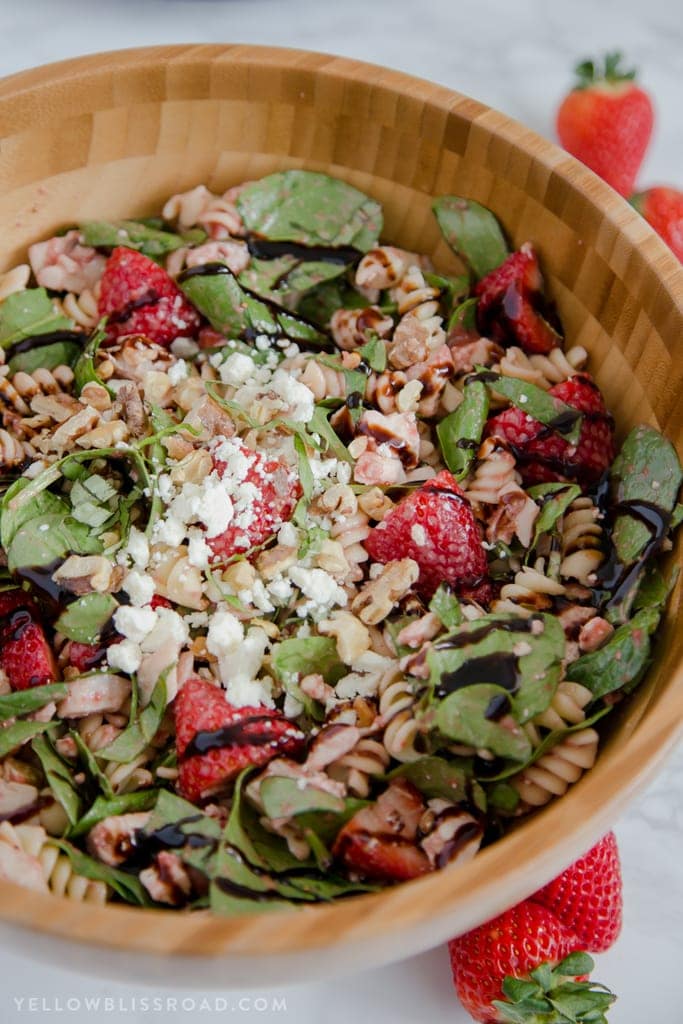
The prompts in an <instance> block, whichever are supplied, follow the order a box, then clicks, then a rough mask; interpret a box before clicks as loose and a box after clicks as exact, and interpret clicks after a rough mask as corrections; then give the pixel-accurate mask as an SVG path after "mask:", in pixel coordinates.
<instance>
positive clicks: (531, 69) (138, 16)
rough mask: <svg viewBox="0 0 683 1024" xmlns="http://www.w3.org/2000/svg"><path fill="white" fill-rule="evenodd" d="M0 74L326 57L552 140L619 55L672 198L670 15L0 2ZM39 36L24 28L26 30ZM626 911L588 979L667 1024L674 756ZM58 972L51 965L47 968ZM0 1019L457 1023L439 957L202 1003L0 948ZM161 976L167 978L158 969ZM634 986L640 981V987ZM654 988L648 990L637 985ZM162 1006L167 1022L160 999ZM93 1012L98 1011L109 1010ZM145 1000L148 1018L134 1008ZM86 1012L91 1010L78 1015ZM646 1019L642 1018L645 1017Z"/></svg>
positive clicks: (642, 844) (675, 163) (606, 9)
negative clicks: (638, 74) (602, 66)
mask: <svg viewBox="0 0 683 1024" xmlns="http://www.w3.org/2000/svg"><path fill="white" fill-rule="evenodd" d="M0 6H1V7H2V14H3V17H2V32H1V33H0V73H2V74H11V73H12V72H14V71H19V70H21V69H22V68H26V67H31V66H34V65H37V64H42V63H45V62H49V61H53V60H59V59H62V58H64V57H71V56H76V55H78V54H82V53H90V52H93V51H96V50H103V49H114V48H118V47H128V46H141V45H151V44H155V43H171V42H188V41H194V42H204V41H206V42H209V41H210V42H215V41H217V40H225V41H241V42H254V43H257V42H258V43H266V44H271V45H283V46H297V47H303V48H309V49H317V50H326V51H334V52H337V53H341V54H344V55H347V56H352V57H357V58H361V59H364V60H369V61H374V62H376V63H379V64H387V65H391V66H394V67H397V68H400V69H402V70H404V71H408V72H411V73H413V74H417V75H421V76H423V77H425V78H430V79H432V80H435V81H438V82H441V83H443V84H445V85H447V86H450V87H453V88H456V89H459V90H460V91H462V92H465V93H469V94H470V95H472V96H475V97H477V99H480V100H482V101H484V102H486V103H490V104H491V105H492V106H494V107H497V108H499V109H500V110H504V111H505V112H506V113H508V114H511V115H512V116H514V117H516V118H518V119H519V120H521V121H523V122H525V123H526V124H528V125H529V126H530V127H532V128H534V129H536V130H537V131H539V132H541V133H542V134H544V135H546V136H550V137H552V131H553V129H552V123H553V113H554V110H555V109H556V106H557V103H558V102H559V99H560V97H561V96H562V94H563V91H564V90H565V89H566V88H567V86H568V84H569V80H570V69H571V67H572V65H573V63H574V62H575V61H576V60H577V59H578V58H581V57H583V56H585V55H588V54H589V53H591V52H592V53H596V52H600V51H604V50H607V49H614V48H615V47H616V48H621V49H623V50H624V51H625V52H626V53H627V54H628V58H629V60H632V61H633V62H634V63H635V64H637V65H638V66H639V67H640V68H641V71H642V77H643V80H644V81H645V82H646V84H647V86H648V87H649V88H650V90H651V92H652V93H653V95H654V97H655V100H656V105H657V113H658V125H657V129H656V134H655V138H654V142H653V145H652V148H651V151H650V154H649V155H648V158H647V161H646V164H645V166H644V168H643V171H642V174H641V180H640V184H641V185H642V186H646V185H648V184H655V183H662V182H671V183H676V175H677V174H678V175H679V178H678V182H677V184H678V185H679V186H681V185H683V172H682V171H681V168H683V119H682V118H681V117H680V104H681V89H682V83H683V14H682V13H681V6H680V0H649V2H648V3H647V4H643V2H642V0H605V2H603V3H600V4H598V3H597V2H595V0H572V2H571V3H565V4H559V3H549V2H548V0H515V2H514V3H510V0H420V2H419V3H418V2H406V0H393V2H388V0H343V2H338V0H317V3H315V4H313V3H312V2H311V0H22V2H21V3H12V4H10V2H9V0H3V2H2V3H1V4H0ZM38 26H40V28H38ZM0 127H1V126H0ZM616 832H617V835H618V837H619V841H620V846H621V852H622V859H623V869H624V895H625V923H624V931H623V934H622V937H621V938H620V940H619V942H618V943H617V944H616V946H615V947H614V948H613V949H612V950H611V951H610V952H609V953H607V954H605V955H603V956H601V957H599V958H598V970H597V971H596V977H599V978H600V980H602V981H604V982H605V983H606V984H607V985H609V986H610V987H611V988H612V989H613V990H614V991H615V992H617V993H618V994H619V997H620V999H619V1002H618V1003H617V1004H616V1006H615V1008H614V1009H613V1011H612V1013H611V1014H610V1024H643V1022H650V1021H653V1020H654V1019H656V1020H658V1021H667V1022H668V1021H671V1022H673V1021H675V1020H679V1019H680V1017H681V1014H680V1006H681V1003H682V1002H683V974H682V973H681V970H680V950H681V924H680V922H681V920H683V860H682V859H681V844H682V842H683V749H682V748H679V750H678V752H677V753H676V754H675V755H674V756H673V757H672V758H671V760H670V761H669V763H668V765H667V766H666V768H665V769H664V770H663V771H662V773H661V774H660V776H659V778H658V779H657V780H656V781H655V783H654V784H653V785H652V786H651V788H650V789H649V791H648V792H647V793H646V794H645V796H643V797H641V799H640V800H639V801H638V802H637V803H636V804H635V805H634V806H633V807H632V808H631V810H630V811H629V812H628V813H627V814H626V815H625V816H624V818H623V819H622V821H621V822H620V823H619V825H618V826H617V829H616ZM55 961H56V963H57V962H58V954H57V956H56V958H55ZM0 974H1V975H2V979H3V985H2V991H1V992H0V1020H2V1021H3V1022H4V1024H19V1022H21V1021H24V1020H26V1019H27V1018H30V1017H31V1016H33V1017H35V1016H39V1017H46V1018H48V1019H50V1018H51V1017H53V1016H57V1017H58V1019H62V1020H67V1021H69V1022H72V1024H85V1022H86V1021H91V1020H92V1019H93V1017H94V1016H95V1014H94V1012H93V1010H92V1008H91V1009H89V1008H88V1004H87V1002H86V1000H93V999H96V998H99V999H100V1007H99V1011H98V1012H97V1017H98V1019H101V1020H105V1021H111V1022H112V1024H114V1022H129V1024H138V1022H139V1024H142V1022H146V1021H149V1020H150V1019H154V1018H156V1019H161V1020H164V1021H167V1020H168V1021H179V1022H189V1021H193V1022H194V1021H195V1020H200V1019H207V1020H211V1019H217V1018H219V1017H222V1018H225V1017H226V1016H227V1015H229V1016H231V1017H232V1018H233V1020H234V1019H239V1018H240V1017H242V1018H244V1017H247V1018H248V1017H254V1018H255V1019H257V1020H260V1021H279V1022H282V1024H284V1022H286V1021H290V1020H291V1021H296V1022H298V1024H313V1022H315V1021H318V1020H325V1021H326V1022H328V1024H342V1022H344V1024H345V1022H346V1021H347V1020H349V1019H358V1020H361V1021H365V1020H373V1021H374V1022H375V1024H389V1022H391V1024H404V1022H405V1024H409V1022H415V1021H418V1020H425V1021H429V1022H430V1024H441V1022H443V1024H466V1021H468V1020H469V1018H468V1016H467V1015H466V1014H465V1013H464V1011H462V1010H461V1009H460V1007H459V1004H458V1003H457V1000H456V998H455V995H454V993H453V990H452V986H451V980H450V971H449V967H448V960H447V955H446V951H445V949H444V948H439V949H435V950H433V951H432V952H429V953H425V954H423V955H421V956H419V957H415V958H414V959H412V960H408V961H405V962H403V963H401V964H397V965H395V966H392V967H386V968H384V969H382V970H378V971H372V972H368V973H366V974H361V975H358V976H356V977H354V978H353V979H345V980H341V981H335V982H321V981H317V980H316V979H315V978H311V980H310V983H309V984H307V985H298V986H295V987H292V988H287V989H280V990H278V991H264V992H259V993H256V992H239V993H237V992H236V993H221V994H219V995H218V996H217V995H216V994H215V993H212V994H211V995H210V997H209V1001H208V1002H207V1003H206V1004H205V1005H203V1004H202V1003H201V996H199V997H198V996H197V993H196V992H191V991H189V990H188V991H185V990H182V989H177V988H175V987H174V986H173V984H172V979H171V978H169V985H168V986H167V987H165V988H164V989H163V991H161V990H159V989H158V988H154V989H151V988H148V989H145V988H142V987H140V986H133V985H131V986H126V985H122V984H113V983H109V982H103V981H99V980H95V979H93V978H88V977H84V976H82V975H77V974H75V973H71V972H69V971H66V970H64V969H60V968H59V967H58V966H55V967H45V966H42V965H41V966H40V967H39V968H37V967H36V965H35V963H34V962H32V961H31V959H30V958H29V957H27V956H25V955H20V954H18V953H16V952H11V951H9V950H8V949H7V948H3V949H2V950H0ZM169 974H170V970H169ZM646 979H647V980H646ZM653 979H656V980H653ZM169 999H170V1000H173V999H175V1000H177V1004H176V1007H175V1008H174V1006H173V1003H172V1002H170V1003H169V1001H168V1000H169ZM106 1000H109V1002H107V1001H106ZM144 1000H147V1002H144ZM90 1006H91V1007H92V1006H93V1004H92V1003H90ZM655 1014H656V1017H655Z"/></svg>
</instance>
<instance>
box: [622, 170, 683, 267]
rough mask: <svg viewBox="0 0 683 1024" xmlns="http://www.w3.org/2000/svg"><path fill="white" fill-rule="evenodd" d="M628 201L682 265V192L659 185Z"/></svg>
mask: <svg viewBox="0 0 683 1024" xmlns="http://www.w3.org/2000/svg"><path fill="white" fill-rule="evenodd" d="M630 201H631V203H632V204H633V205H634V206H635V208H636V210H637V211H638V213H640V214H642V215H643V217H644V218H645V220H646V221H647V222H648V224H650V225H651V226H652V227H653V228H654V229H655V231H656V232H657V234H659V235H661V236H662V238H663V239H664V241H665V242H666V244H667V245H668V246H669V248H670V249H671V250H672V251H673V254H674V256H678V258H679V260H680V261H681V263H683V192H679V191H678V189H675V188H666V187H665V186H663V185H660V186H659V187H658V188H649V189H648V190H647V191H646V192H640V193H639V194H638V195H635V196H631V200H630Z"/></svg>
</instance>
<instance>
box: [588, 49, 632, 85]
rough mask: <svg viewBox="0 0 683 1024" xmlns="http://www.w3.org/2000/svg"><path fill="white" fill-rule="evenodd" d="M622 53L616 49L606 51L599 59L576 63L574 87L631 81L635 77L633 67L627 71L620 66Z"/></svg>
mask: <svg viewBox="0 0 683 1024" xmlns="http://www.w3.org/2000/svg"><path fill="white" fill-rule="evenodd" d="M622 59H623V54H621V53H620V52H619V51H618V50H615V51H614V52H612V53H606V54H605V55H604V58H603V60H602V62H601V61H599V60H598V61H593V60H583V61H581V62H580V63H579V64H577V65H576V67H575V68H574V71H575V73H576V76H577V83H576V85H575V88H576V89H588V88H589V87H590V86H591V85H599V84H601V83H602V84H604V83H605V82H606V83H608V84H609V85H616V84H617V83H618V82H632V81H633V80H634V78H635V77H636V70H635V68H630V69H629V70H628V71H626V70H625V69H623V68H622V67H620V65H621V61H622Z"/></svg>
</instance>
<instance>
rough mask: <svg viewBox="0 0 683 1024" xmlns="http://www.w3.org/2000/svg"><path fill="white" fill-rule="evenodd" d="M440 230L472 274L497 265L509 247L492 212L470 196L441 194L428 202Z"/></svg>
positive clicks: (494, 267)
mask: <svg viewBox="0 0 683 1024" xmlns="http://www.w3.org/2000/svg"><path fill="white" fill-rule="evenodd" d="M432 209H433V210H434V214H435V215H436V219H437V221H438V223H439V227H440V228H441V233H442V234H443V236H444V238H445V239H446V241H447V242H448V244H449V245H450V247H451V249H453V250H454V252H456V253H457V254H458V255H459V256H462V258H463V259H464V260H465V262H466V263H467V264H468V266H469V267H470V268H471V270H472V272H473V274H474V275H475V277H485V276H486V274H489V273H490V272H491V271H492V270H495V269H496V267H499V266H500V265H501V263H503V262H504V261H505V260H506V259H507V256H508V253H509V250H508V247H507V243H506V241H505V237H504V235H503V232H502V231H501V228H500V224H499V223H498V220H497V218H496V216H495V215H494V214H493V213H491V211H490V210H487V209H486V207H485V206H481V205H480V204H479V203H476V202H475V201H474V200H473V199H464V198H463V197H462V196H441V197H440V198H439V199H435V200H434V202H433V203H432Z"/></svg>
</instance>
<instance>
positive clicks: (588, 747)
mask: <svg viewBox="0 0 683 1024" xmlns="http://www.w3.org/2000/svg"><path fill="white" fill-rule="evenodd" d="M592 699H593V694H592V693H591V691H590V690H588V689H587V688H586V687H585V686H581V685H580V684H578V683H571V682H568V681H566V680H564V681H562V682H561V683H560V684H559V686H558V688H557V692H556V693H555V696H554V698H553V700H552V702H551V704H550V707H549V708H547V709H546V711H544V712H543V714H541V715H539V716H537V717H536V718H535V719H534V721H533V723H531V724H530V726H528V727H527V734H528V735H529V736H530V738H531V740H532V742H533V743H534V746H538V745H539V743H540V742H541V734H540V732H539V728H542V729H550V730H560V729H565V728H567V727H569V726H575V725H579V724H580V723H581V722H582V721H584V720H585V717H586V714H585V711H584V708H585V707H586V706H587V705H588V704H589V703H590V701H592ZM598 742H599V736H598V733H597V732H596V730H595V729H592V728H587V729H579V730H578V731H576V732H573V733H569V735H567V736H565V737H564V739H561V740H560V741H559V742H558V743H556V744H555V746H553V747H552V748H551V750H549V751H548V753H547V754H544V755H543V756H542V757H540V758H539V759H538V760H537V761H535V762H534V763H533V764H531V765H529V766H528V767H527V768H525V769H524V770H523V771H522V772H520V773H519V774H518V775H515V776H513V778H512V779H511V780H510V781H511V784H512V785H513V786H514V787H515V789H516V790H517V792H518V793H519V795H520V797H521V800H522V804H521V807H520V808H518V813H524V811H525V810H528V809H530V808H532V807H542V806H543V805H544V804H547V803H548V802H549V801H550V800H552V799H553V797H557V796H563V795H564V793H566V791H567V790H568V789H569V787H570V786H572V785H573V784H574V783H575V782H578V780H579V779H580V778H581V776H582V775H583V773H584V772H585V771H587V770H588V769H589V768H592V767H593V765H594V764H595V759H596V757H597V752H598Z"/></svg>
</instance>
